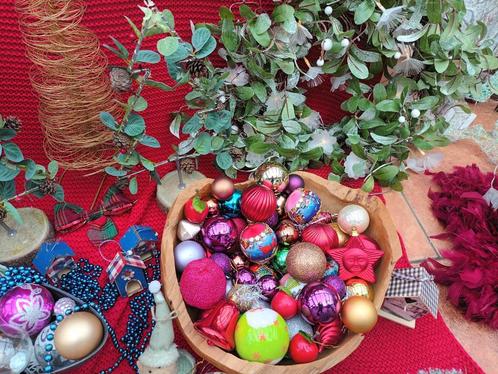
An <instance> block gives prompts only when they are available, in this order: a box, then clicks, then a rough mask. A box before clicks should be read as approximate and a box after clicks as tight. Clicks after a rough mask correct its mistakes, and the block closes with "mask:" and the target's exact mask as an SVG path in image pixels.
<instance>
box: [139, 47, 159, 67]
mask: <svg viewBox="0 0 498 374" xmlns="http://www.w3.org/2000/svg"><path fill="white" fill-rule="evenodd" d="M136 60H137V62H147V63H149V64H157V63H158V62H159V61H161V56H159V54H158V53H157V52H154V51H149V50H144V49H142V50H140V51H138V53H137V57H136Z"/></svg>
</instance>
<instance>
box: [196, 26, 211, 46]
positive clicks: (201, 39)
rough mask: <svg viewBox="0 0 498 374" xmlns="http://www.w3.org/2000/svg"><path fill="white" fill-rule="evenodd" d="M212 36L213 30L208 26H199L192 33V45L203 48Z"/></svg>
mask: <svg viewBox="0 0 498 374" xmlns="http://www.w3.org/2000/svg"><path fill="white" fill-rule="evenodd" d="M209 38H211V31H209V29H208V28H206V27H199V28H198V29H196V30H195V31H194V34H193V35H192V46H193V47H194V49H196V50H201V49H202V48H203V47H204V46H205V45H206V43H207V42H208V41H209Z"/></svg>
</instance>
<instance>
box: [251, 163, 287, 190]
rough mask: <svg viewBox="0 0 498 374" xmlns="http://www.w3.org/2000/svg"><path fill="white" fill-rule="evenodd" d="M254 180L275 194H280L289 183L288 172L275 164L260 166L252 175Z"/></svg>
mask: <svg viewBox="0 0 498 374" xmlns="http://www.w3.org/2000/svg"><path fill="white" fill-rule="evenodd" d="M254 179H255V180H256V181H257V182H258V183H261V184H264V185H265V186H266V187H268V188H271V189H272V190H273V192H275V193H281V192H283V191H284V190H285V188H286V187H287V183H288V182H289V172H288V171H287V169H286V168H285V167H284V166H283V165H281V164H278V163H276V162H266V163H264V164H262V165H261V166H260V167H259V168H258V169H257V170H256V172H255V173H254Z"/></svg>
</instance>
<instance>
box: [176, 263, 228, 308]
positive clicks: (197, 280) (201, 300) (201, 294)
mask: <svg viewBox="0 0 498 374" xmlns="http://www.w3.org/2000/svg"><path fill="white" fill-rule="evenodd" d="M225 290H226V278H225V274H224V273H223V270H221V268H220V267H219V266H218V265H216V263H215V262H214V261H213V260H211V259H209V258H203V259H201V260H195V261H192V262H191V263H189V264H188V265H187V267H186V268H185V270H184V271H183V273H182V276H181V278H180V291H181V293H182V296H183V300H184V301H185V303H186V304H188V305H190V306H194V307H196V308H199V309H209V308H212V307H213V306H215V305H216V304H217V303H218V302H219V301H220V300H221V299H223V297H224V296H225Z"/></svg>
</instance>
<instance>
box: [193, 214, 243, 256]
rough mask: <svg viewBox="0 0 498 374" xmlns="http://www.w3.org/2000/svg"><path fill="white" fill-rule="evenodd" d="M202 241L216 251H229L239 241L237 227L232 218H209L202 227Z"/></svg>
mask: <svg viewBox="0 0 498 374" xmlns="http://www.w3.org/2000/svg"><path fill="white" fill-rule="evenodd" d="M201 234H202V241H203V242H204V244H205V245H206V246H207V247H208V248H209V249H211V250H213V251H215V252H228V251H229V250H230V249H231V248H232V247H233V245H234V244H235V242H236V241H237V228H236V227H235V225H234V223H233V222H232V221H231V220H230V219H226V218H223V217H213V218H209V219H208V220H206V221H205V222H204V224H203V225H202V228H201Z"/></svg>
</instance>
